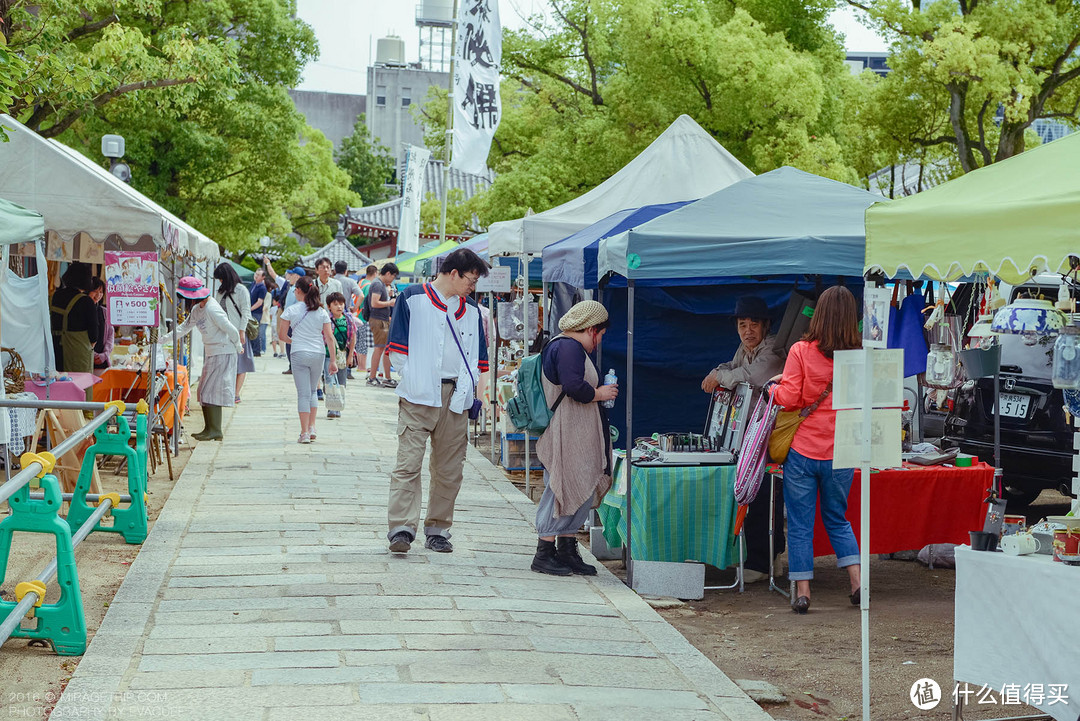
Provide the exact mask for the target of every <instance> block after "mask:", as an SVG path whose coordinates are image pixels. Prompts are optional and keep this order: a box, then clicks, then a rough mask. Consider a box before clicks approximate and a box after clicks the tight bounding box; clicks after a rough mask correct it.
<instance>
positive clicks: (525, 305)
mask: <svg viewBox="0 0 1080 721" xmlns="http://www.w3.org/2000/svg"><path fill="white" fill-rule="evenodd" d="M518 268H519V269H520V270H521V277H522V278H523V279H524V281H525V285H524V289H523V290H522V293H521V326H522V327H521V337H522V339H523V341H522V342H523V343H524V344H525V350H524V351H523V352H522V360H524V358H525V356H526V355H528V352H529V255H528V253H522V254H521V260H520V262H519V263H518ZM519 367H520V366H519ZM529 433H530V430H529V428H528V426H526V427H525V433H524V436H525V495H526V496H528V497H529V500H532V492H531V487H530V486H531V482H530V481H531V479H530V473H531V469H532V463H530V462H529Z"/></svg>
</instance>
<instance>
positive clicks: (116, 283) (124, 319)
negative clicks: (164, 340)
mask: <svg viewBox="0 0 1080 721" xmlns="http://www.w3.org/2000/svg"><path fill="white" fill-rule="evenodd" d="M105 285H106V292H107V293H108V297H109V323H111V324H112V325H148V326H156V325H157V324H158V254H157V253H139V252H122V253H113V252H109V251H106V253H105Z"/></svg>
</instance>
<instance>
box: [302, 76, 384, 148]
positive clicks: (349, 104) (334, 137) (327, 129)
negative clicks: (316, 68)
mask: <svg viewBox="0 0 1080 721" xmlns="http://www.w3.org/2000/svg"><path fill="white" fill-rule="evenodd" d="M289 97H291V98H292V99H293V102H294V103H295V104H296V109H297V110H299V111H300V113H301V114H302V115H303V116H304V118H305V119H306V120H307V124H308V125H310V126H311V127H313V128H315V129H317V130H321V131H322V133H323V135H325V136H326V137H327V138H328V139H329V140H330V142H331V143H333V144H334V148H335V149H336V148H340V147H341V141H342V140H343V139H344V138H347V137H348V136H350V135H352V132H353V125H355V124H356V116H358V115H360V114H362V113H364V112H366V111H367V98H366V96H364V95H349V94H347V93H324V92H318V91H314V90H290V91H289Z"/></svg>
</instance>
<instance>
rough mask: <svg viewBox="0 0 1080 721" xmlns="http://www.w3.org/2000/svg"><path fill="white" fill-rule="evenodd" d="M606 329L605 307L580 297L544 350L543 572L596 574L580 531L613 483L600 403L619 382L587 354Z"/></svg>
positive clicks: (536, 565) (539, 550) (538, 566)
mask: <svg viewBox="0 0 1080 721" xmlns="http://www.w3.org/2000/svg"><path fill="white" fill-rule="evenodd" d="M607 327H608V314H607V310H606V309H605V308H604V306H603V305H601V304H600V303H597V302H596V301H595V300H586V301H582V302H581V303H578V304H576V305H575V306H574V307H573V308H571V309H570V311H569V312H568V313H567V314H566V315H564V316H563V318H562V320H560V321H559V330H561V331H562V333H560V334H559V335H557V336H555V338H553V339H552V340H551V342H550V343H548V345H547V346H546V347H545V348H544V350H543V352H542V358H543V368H544V372H543V386H544V395H545V397H546V399H547V402H548V406H549V407H551V408H553V409H554V413H553V415H552V417H551V422H550V423H549V424H548V427H547V429H546V430H545V431H544V433H543V435H541V436H540V440H539V441H538V442H537V444H536V455H537V458H539V459H540V461H541V462H542V463H543V464H544V469H545V470H544V495H543V496H541V498H540V506H539V507H538V508H537V509H536V532H537V535H538V536H539V537H540V539H539V542H538V543H537V547H536V556H535V557H534V558H533V561H532V570H534V571H536V572H538V573H548V574H551V575H554V576H569V575H571V574H573V573H577V574H580V575H585V576H592V575H595V574H596V568H595V567H593V566H590V565H588V564H587V563H585V562H584V561H583V560H582V559H581V554H580V553H579V552H578V546H577V536H576V535H575V534H576V533H577V530H578V529H579V528H581V525H582V524H583V523H584V522H585V517H586V516H587V515H588V513H589V510H590V509H591V508H594V507H595V506H597V505H598V504H599V503H600V501H601V499H603V497H604V494H606V493H607V491H608V489H609V488H611V449H610V436H609V434H608V422H607V414H606V413H605V411H604V408H603V406H602V405H601V404H600V402H601V401H610V400H615V398H616V396H618V395H619V388H618V386H617V385H614V384H613V385H606V386H602V385H599V384H600V374H599V372H598V371H597V369H596V365H595V364H594V363H593V361H592V359H591V358H590V357H589V354H590V353H592V352H594V351H595V350H596V347H597V346H598V345H599V344H600V338H602V337H603V335H604V332H605V331H606V330H607ZM556 539H558V545H556Z"/></svg>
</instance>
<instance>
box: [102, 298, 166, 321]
mask: <svg viewBox="0 0 1080 721" xmlns="http://www.w3.org/2000/svg"><path fill="white" fill-rule="evenodd" d="M154 305H156V303H154V301H153V300H152V299H150V298H133V297H130V296H120V297H116V296H114V297H112V298H110V299H109V320H110V322H111V323H112V324H113V325H157V315H156V313H155V312H154V311H155V310H156V309H155V308H154V307H153V306H154Z"/></svg>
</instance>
